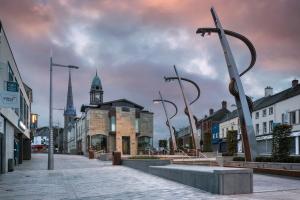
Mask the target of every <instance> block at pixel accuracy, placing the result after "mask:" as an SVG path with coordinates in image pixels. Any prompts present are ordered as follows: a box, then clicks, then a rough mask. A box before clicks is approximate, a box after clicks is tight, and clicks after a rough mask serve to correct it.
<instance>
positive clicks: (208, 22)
mask: <svg viewBox="0 0 300 200" xmlns="http://www.w3.org/2000/svg"><path fill="white" fill-rule="evenodd" d="M212 5H213V6H214V7H215V9H216V11H217V13H218V15H219V17H220V19H221V22H222V25H223V27H224V28H226V29H229V30H233V31H236V32H239V33H241V34H243V35H245V36H247V37H248V38H249V39H250V40H251V41H252V42H253V44H254V46H255V48H256V51H257V62H256V65H255V66H254V68H253V69H252V70H251V72H249V73H247V74H246V75H244V76H243V78H242V82H243V84H244V88H245V91H246V92H247V94H248V95H250V96H252V97H254V99H257V98H260V97H262V96H263V95H264V88H265V87H266V86H271V87H273V88H274V92H278V91H281V90H283V89H286V88H288V87H291V81H292V80H293V79H294V78H297V79H299V77H300V68H299V67H300V65H299V63H300V26H299V20H300V12H299V10H300V1H298V0H289V1H280V0H265V1H261V0H256V1H255V0H253V1H239V0H232V1H198V0H185V1H182V0H149V1H134V0H129V1H125V0H122V1H118V0H115V1H105V0H103V1H100V0H99V1H88V0H86V1H81V0H73V1H67V0H51V1H50V0H49V1H47V0H21V1H20V0H0V19H1V21H2V23H3V25H4V28H5V31H6V34H7V37H8V39H9V42H10V45H11V48H12V51H13V53H14V56H15V59H16V62H17V65H18V68H19V70H20V72H21V76H22V79H23V81H24V82H25V83H27V84H28V85H29V86H30V87H31V88H32V89H33V98H34V102H33V105H32V112H35V113H38V114H39V115H40V120H39V126H45V125H48V113H49V109H48V105H49V56H50V51H51V49H52V52H53V59H54V62H56V63H61V64H73V65H78V66H80V69H79V70H76V71H73V72H72V78H73V80H72V81H73V82H72V84H73V95H74V103H75V106H76V110H77V114H78V115H80V105H82V104H87V103H88V102H89V89H90V84H91V80H92V78H93V76H94V75H95V72H96V69H97V70H98V74H99V75H100V77H101V80H102V84H103V89H104V101H109V100H115V99H120V98H126V99H128V100H130V101H133V102H135V103H137V104H140V105H142V106H144V107H145V109H147V110H150V111H152V112H154V113H155V114H154V117H155V120H154V126H155V131H154V132H155V137H156V139H158V138H167V137H168V135H169V134H168V132H167V128H166V126H165V118H164V115H163V114H164V113H163V110H162V107H161V105H156V104H155V105H153V104H152V99H153V98H157V97H158V91H159V90H161V92H162V94H163V95H164V97H165V98H166V99H170V100H172V101H174V102H175V103H176V104H177V105H178V107H179V113H178V115H177V117H176V118H175V119H174V121H173V123H174V125H175V126H176V128H181V127H184V126H186V125H187V124H188V120H187V118H186V116H185V115H184V114H183V100H182V97H181V96H180V91H179V87H178V84H176V82H171V83H164V80H163V76H172V75H174V71H173V67H172V66H173V65H174V64H175V65H176V66H177V67H178V70H179V72H180V74H181V75H182V76H183V77H186V78H189V79H192V80H194V81H195V82H196V83H198V84H199V86H200V89H201V97H200V99H199V101H198V102H196V103H195V104H193V106H192V108H193V112H194V113H195V114H196V115H197V116H198V118H201V117H202V116H204V115H205V114H207V113H208V110H209V108H214V109H215V110H217V109H219V108H220V107H221V101H222V100H226V101H228V105H229V109H232V107H230V105H231V104H233V103H234V99H233V97H232V96H231V95H230V94H229V92H228V83H229V75H228V71H227V66H226V63H225V59H224V55H223V52H222V48H221V45H220V42H219V39H218V37H217V35H215V34H212V35H211V36H206V37H204V38H203V37H200V36H199V35H196V33H195V32H196V30H197V28H198V27H213V26H214V24H213V20H212V17H211V14H210V7H211V6H212ZM229 41H230V44H231V47H232V50H233V52H234V56H235V58H236V61H237V64H238V66H239V67H240V70H242V69H243V68H245V67H246V66H248V63H249V61H250V55H249V52H248V49H247V48H245V46H244V45H243V44H242V43H241V42H240V41H237V40H236V39H230V40H229ZM67 81H68V71H67V70H64V69H61V68H55V70H54V107H55V108H64V107H65V106H66V93H67ZM185 87H186V89H187V94H188V97H189V98H190V99H192V98H194V96H195V89H194V88H193V87H191V86H190V85H188V84H187V85H186V86H185ZM170 109H172V108H170ZM170 112H171V111H170ZM62 114H63V113H62V111H54V123H55V125H56V124H57V123H58V122H59V123H60V126H63V116H62Z"/></svg>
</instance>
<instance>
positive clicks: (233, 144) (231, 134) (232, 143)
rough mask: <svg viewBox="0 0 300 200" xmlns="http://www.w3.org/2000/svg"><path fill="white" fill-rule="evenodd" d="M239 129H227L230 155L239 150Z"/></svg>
mask: <svg viewBox="0 0 300 200" xmlns="http://www.w3.org/2000/svg"><path fill="white" fill-rule="evenodd" d="M237 143H238V140H237V131H235V130H229V131H227V152H228V154H229V155H233V154H235V153H236V152H237Z"/></svg>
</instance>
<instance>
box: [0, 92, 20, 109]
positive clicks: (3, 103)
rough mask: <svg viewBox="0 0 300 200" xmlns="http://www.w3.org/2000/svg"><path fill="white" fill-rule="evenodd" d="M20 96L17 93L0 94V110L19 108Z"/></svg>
mask: <svg viewBox="0 0 300 200" xmlns="http://www.w3.org/2000/svg"><path fill="white" fill-rule="evenodd" d="M19 107H20V95H19V92H9V91H1V92H0V108H19Z"/></svg>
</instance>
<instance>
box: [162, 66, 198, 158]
mask: <svg viewBox="0 0 300 200" xmlns="http://www.w3.org/2000/svg"><path fill="white" fill-rule="evenodd" d="M174 71H175V73H176V77H164V79H165V81H166V82H169V81H172V80H178V83H179V87H180V90H181V93H182V96H183V100H184V103H185V109H184V113H185V114H186V115H187V116H188V119H189V123H190V127H191V135H192V139H193V144H194V148H195V149H196V153H197V151H198V150H200V140H199V137H198V135H197V129H196V123H197V121H198V120H197V118H196V116H194V115H193V113H192V110H191V108H190V105H192V104H193V103H194V102H196V101H197V100H198V99H199V97H200V89H199V87H198V85H197V84H196V83H195V82H193V81H191V80H189V79H187V78H182V77H180V76H179V74H178V72H177V69H176V66H175V65H174ZM182 80H183V81H187V82H189V83H192V84H193V85H194V86H195V87H196V89H197V97H196V98H195V99H194V100H193V101H191V102H190V103H188V100H187V98H186V95H185V93H184V87H183V84H182V82H181V81H182Z"/></svg>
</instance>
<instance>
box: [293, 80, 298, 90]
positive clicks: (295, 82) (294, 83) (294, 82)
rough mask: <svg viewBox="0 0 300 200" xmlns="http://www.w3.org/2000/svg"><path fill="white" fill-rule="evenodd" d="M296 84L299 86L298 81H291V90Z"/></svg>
mask: <svg viewBox="0 0 300 200" xmlns="http://www.w3.org/2000/svg"><path fill="white" fill-rule="evenodd" d="M298 84H299V81H298V80H297V79H294V80H293V81H292V87H293V88H294V87H296V86H297V85H298Z"/></svg>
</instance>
